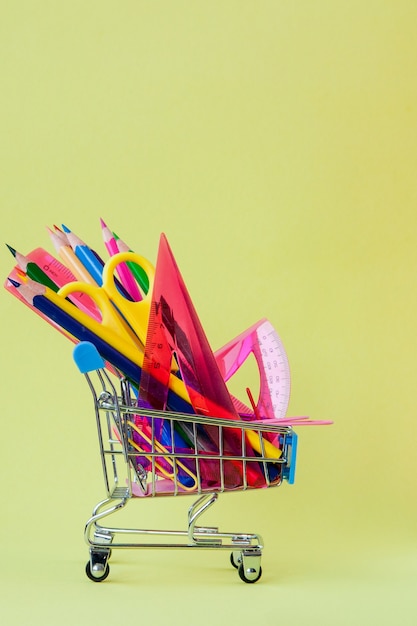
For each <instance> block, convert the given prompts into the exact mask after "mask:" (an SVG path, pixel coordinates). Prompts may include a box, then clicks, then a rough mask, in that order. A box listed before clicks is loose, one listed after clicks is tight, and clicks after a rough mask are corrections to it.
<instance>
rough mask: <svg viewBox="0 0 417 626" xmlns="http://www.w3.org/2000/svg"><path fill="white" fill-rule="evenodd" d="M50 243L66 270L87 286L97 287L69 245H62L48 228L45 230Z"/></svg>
mask: <svg viewBox="0 0 417 626" xmlns="http://www.w3.org/2000/svg"><path fill="white" fill-rule="evenodd" d="M47 231H48V233H49V236H50V238H51V241H52V243H53V245H54V247H55V249H56V251H57V252H58V254H59V256H60V257H61V259H62V261H63V262H64V263H65V264H66V265H67V267H68V269H70V270H71V272H72V273H73V274H74V276H76V278H78V280H81V281H83V282H85V283H88V284H89V285H97V282H96V281H95V280H94V278H93V277H92V276H91V274H90V273H89V272H88V271H87V269H86V268H85V267H84V265H83V264H82V263H81V261H80V260H79V259H78V258H77V256H76V254H75V252H74V250H73V249H72V248H71V246H70V245H68V244H64V243H63V241H62V238H61V237H60V236H59V235H58V234H57V233H56V232H54V231H52V230H51V229H50V228H47Z"/></svg>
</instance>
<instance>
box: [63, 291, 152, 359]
mask: <svg viewBox="0 0 417 626" xmlns="http://www.w3.org/2000/svg"><path fill="white" fill-rule="evenodd" d="M73 293H78V294H85V295H87V296H88V297H89V298H90V299H91V300H92V302H93V303H94V304H95V306H96V309H97V311H98V312H99V314H100V317H101V321H97V320H96V319H95V320H94V321H95V322H96V328H97V332H98V334H99V335H102V334H103V331H104V332H107V331H110V332H111V333H112V336H113V338H114V341H116V343H118V339H121V340H124V341H126V342H127V343H128V344H130V345H131V347H133V348H135V349H138V348H140V349H143V346H142V343H141V342H139V341H138V338H137V337H136V335H135V333H134V332H133V331H132V329H131V328H130V327H129V325H128V324H127V323H126V321H125V320H124V319H123V317H122V316H121V315H119V313H118V312H117V310H116V308H115V307H114V306H113V304H112V302H111V300H110V299H109V297H108V295H107V293H106V291H105V290H104V289H103V287H98V286H96V285H89V284H88V283H84V282H81V281H73V282H71V283H67V284H66V285H64V286H63V287H61V289H60V290H59V291H58V295H59V296H61V297H62V298H67V297H68V296H69V295H71V294H73ZM92 322H93V320H92ZM104 329H106V330H104ZM115 347H116V346H115Z"/></svg>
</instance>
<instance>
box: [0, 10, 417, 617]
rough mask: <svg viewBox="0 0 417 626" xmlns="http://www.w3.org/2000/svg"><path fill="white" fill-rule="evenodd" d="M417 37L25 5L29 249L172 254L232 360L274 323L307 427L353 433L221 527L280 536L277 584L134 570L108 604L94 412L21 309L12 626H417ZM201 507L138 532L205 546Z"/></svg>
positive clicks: (16, 27)
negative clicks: (190, 516)
mask: <svg viewBox="0 0 417 626" xmlns="http://www.w3.org/2000/svg"><path fill="white" fill-rule="evenodd" d="M416 20H417V4H416V3H415V2H414V0H391V1H390V0H368V1H366V2H363V1H358V0H353V1H351V2H343V1H341V0H333V1H330V2H326V1H325V0H318V1H316V2H309V1H306V0H294V1H291V2H290V1H288V0H279V1H275V0H269V1H268V0H258V1H256V2H255V1H249V0H221V1H211V2H203V1H201V0H194V1H191V0H190V1H186V0H176V1H174V0H173V1H169V0H159V1H155V2H150V1H146V2H145V1H143V0H137V1H132V0H126V1H123V2H110V1H108V0H100V1H98V0H97V1H83V2H81V1H79V0H71V1H66V0H64V1H58V2H52V1H47V0H39V1H37V2H35V1H32V0H27V1H22V0H16V1H15V2H3V3H2V5H1V7H0V58H1V63H0V85H1V97H0V125H1V141H0V177H1V181H0V207H1V209H0V223H1V231H2V236H3V239H4V241H5V242H7V243H8V244H10V245H12V246H14V247H15V248H17V249H18V250H19V251H21V252H23V253H26V252H28V251H29V250H31V249H32V248H35V247H37V246H43V247H45V248H47V249H49V250H50V251H52V248H51V246H50V242H49V239H48V236H47V233H46V230H45V226H52V225H53V224H60V223H61V222H64V223H65V224H67V225H68V226H69V227H70V228H71V229H73V230H74V231H75V232H76V233H77V234H78V235H79V236H80V237H82V238H83V239H85V240H86V241H87V242H88V243H89V244H90V245H92V246H93V247H96V249H98V250H100V251H101V252H102V253H103V254H104V248H103V244H102V242H101V234H100V228H99V217H100V216H101V217H103V218H104V219H105V220H106V221H107V222H108V223H109V225H111V227H112V228H113V229H114V230H116V231H117V232H118V233H119V234H120V235H121V236H123V237H124V238H125V239H126V240H127V241H128V243H129V244H130V245H131V246H132V247H134V248H135V249H136V250H137V251H138V252H141V253H142V254H143V255H144V256H146V257H148V258H149V259H150V260H152V261H155V258H156V252H157V246H158V238H159V234H160V233H161V232H165V233H166V235H167V237H168V240H169V242H170V244H171V247H172V249H173V251H174V254H175V256H176V259H177V262H178V264H179V266H180V269H181V272H182V274H183V276H184V279H185V281H186V283H187V286H188V289H189V291H190V294H191V296H192V298H193V300H194V303H195V305H196V308H197V310H198V312H199V315H200V318H201V321H202V323H203V326H204V328H205V330H206V333H207V335H208V338H209V340H210V343H211V344H212V346H213V348H218V347H220V346H221V345H223V344H224V343H226V342H227V341H228V340H229V339H231V338H232V337H233V336H235V335H236V334H238V333H239V332H241V331H242V330H244V329H245V328H246V327H248V326H249V325H251V324H252V323H254V322H255V321H257V320H258V319H259V318H261V317H264V316H265V317H268V318H269V319H270V320H271V322H272V323H273V325H274V326H275V327H276V329H277V330H278V332H279V333H280V335H281V338H282V340H283V342H284V345H285V346H286V349H287V352H288V357H289V361H290V365H291V370H292V395H291V402H290V408H289V413H290V414H292V415H298V414H308V415H310V416H311V417H312V418H315V419H332V420H334V422H335V423H334V425H333V426H331V427H323V428H319V427H318V428H307V427H306V428H299V429H298V434H299V463H298V472H297V477H296V484H295V485H294V487H289V486H287V485H284V486H282V487H280V488H279V489H271V490H269V491H256V492H251V493H238V494H230V495H224V496H223V497H221V498H220V501H219V503H218V504H217V505H216V507H215V508H214V509H213V510H212V511H211V512H210V513H209V514H208V520H207V521H208V523H211V524H214V525H219V526H220V528H221V529H222V530H225V531H228V530H230V531H233V532H234V531H239V532H240V531H243V532H246V531H249V532H252V531H255V532H259V533H261V534H262V535H263V537H264V540H265V551H264V556H263V572H264V573H263V577H262V579H261V581H260V582H259V583H257V584H256V585H251V586H248V585H245V584H244V583H242V582H241V581H240V580H239V578H238V577H237V575H236V573H235V572H234V571H233V570H232V568H231V567H230V564H229V563H228V555H227V554H225V553H224V552H217V553H216V552H214V551H211V552H208V553H201V552H191V553H182V552H181V553H180V552H177V551H170V552H165V551H142V552H137V551H136V552H133V551H130V552H125V553H120V552H119V553H117V554H115V555H114V557H113V559H112V562H113V564H112V571H111V575H110V578H109V579H108V580H107V581H106V582H105V583H102V584H100V585H97V584H93V583H91V582H90V581H88V580H87V578H86V577H85V575H84V572H83V569H84V564H85V561H86V560H87V548H86V546H85V544H84V542H83V526H84V522H85V521H86V519H87V517H88V515H89V514H90V510H91V508H92V506H93V505H94V504H95V502H96V501H97V500H99V499H100V498H101V497H102V495H103V494H104V490H103V486H102V479H101V473H100V462H99V456H98V447H97V441H96V436H95V431H94V423H93V412H92V405H91V400H90V396H89V392H88V390H87V389H86V385H85V382H84V380H83V378H82V377H81V376H80V375H79V374H78V373H77V371H76V369H75V366H74V365H73V363H72V358H71V344H70V343H69V342H68V341H67V340H66V339H64V338H63V337H62V336H61V335H59V334H58V333H57V332H55V331H54V330H53V329H52V328H51V327H49V326H48V325H47V324H45V323H44V322H43V321H42V320H40V319H39V318H38V317H36V316H35V315H34V314H32V313H31V312H30V311H29V310H28V309H27V308H26V307H24V306H23V305H21V304H20V303H19V302H18V301H17V300H15V299H14V298H13V297H11V296H10V295H9V294H8V293H7V292H6V291H4V290H3V291H2V293H1V381H2V394H1V403H2V445H1V476H2V493H3V497H2V508H1V515H0V523H1V536H2V550H1V566H0V571H1V578H2V580H1V589H2V593H1V596H2V599H1V604H0V614H1V616H2V623H4V624H8V625H11V626H12V625H15V624H16V625H21V624H29V623H30V624H35V623H36V624H38V623H39V624H54V625H55V624H68V625H70V624H71V625H72V624H74V623H79V624H87V623H93V622H94V623H101V624H113V623H116V622H117V621H121V620H123V621H127V622H128V623H133V622H136V623H138V622H139V621H140V622H141V623H158V624H159V623H163V622H166V623H171V624H175V625H176V624H181V625H184V626H188V625H191V624H196V623H201V624H213V623H218V624H227V623H231V624H234V623H239V624H252V623H259V622H264V621H265V622H266V620H268V623H271V624H278V623H291V624H294V625H296V626H299V625H300V626H303V625H304V624H314V625H315V624H317V625H320V626H325V625H332V626H333V625H334V624H338V625H349V626H352V625H362V624H378V625H379V626H381V625H384V624H392V623H400V622H401V623H402V624H410V625H414V624H415V623H416V619H417V603H416V594H415V586H416V583H417V523H416V522H417V520H416V513H417V507H416V504H415V485H416V474H417V462H416V456H415V446H416V411H415V397H416V382H415V380H416V360H415V355H416V325H415V319H416V312H417V310H416V309H417V307H416V269H417V252H416V225H417V217H416V215H417V182H416V181H417V178H416V164H417V161H416V157H417V147H416V146H417V143H416V142H417V99H416V98H417V82H416V75H417V43H416ZM0 256H1V268H2V274H3V277H4V279H5V278H6V276H7V274H8V271H9V269H10V268H11V267H12V265H13V261H12V258H11V256H10V254H9V252H8V251H7V249H6V247H4V249H3V251H2V252H1V255H0ZM248 378H249V379H248V381H247V382H248V384H249V386H253V387H256V384H257V381H256V380H255V378H256V377H255V376H254V375H253V374H252V373H250V374H249V373H248ZM189 504H190V502H189V499H188V498H176V499H173V498H172V499H164V500H162V499H160V500H159V501H157V500H153V501H146V502H142V501H141V502H132V503H131V505H132V509H133V508H134V509H135V510H134V511H132V515H133V517H134V518H135V519H136V520H137V524H138V525H139V526H141V525H145V526H146V525H147V526H149V527H150V528H154V527H159V526H160V525H163V524H167V525H168V527H170V526H172V527H173V528H176V527H181V528H182V527H183V526H184V524H185V520H186V509H187V507H188V505H189ZM135 505H136V507H135Z"/></svg>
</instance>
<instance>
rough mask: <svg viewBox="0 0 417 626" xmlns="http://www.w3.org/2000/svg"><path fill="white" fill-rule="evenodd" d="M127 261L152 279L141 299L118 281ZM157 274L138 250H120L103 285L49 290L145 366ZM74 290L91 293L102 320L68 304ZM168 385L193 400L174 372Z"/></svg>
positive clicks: (78, 284)
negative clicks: (128, 294)
mask: <svg viewBox="0 0 417 626" xmlns="http://www.w3.org/2000/svg"><path fill="white" fill-rule="evenodd" d="M126 262H132V263H135V264H136V265H138V266H139V267H141V268H142V270H144V271H145V272H146V274H147V277H148V280H149V289H148V293H147V294H145V295H144V296H143V299H142V300H140V301H138V302H132V301H131V300H128V299H127V298H125V297H124V296H123V295H122V294H121V293H120V292H119V290H118V288H117V286H116V283H115V270H116V268H117V266H118V265H119V264H120V263H126ZM154 277H155V268H154V266H153V265H152V263H151V262H150V261H148V260H147V259H145V257H142V256H141V255H139V254H137V253H136V252H119V253H118V254H115V255H114V256H112V257H111V258H110V259H109V260H108V261H107V262H106V263H105V265H104V268H103V284H102V286H101V287H99V286H98V285H90V284H88V283H84V282H81V281H74V282H71V283H67V284H66V285H64V287H62V288H61V289H60V290H59V291H58V293H57V294H55V293H50V294H49V298H50V299H51V300H53V301H54V302H55V303H56V304H57V305H58V306H59V307H60V308H61V309H63V310H64V311H65V312H66V313H69V314H70V315H71V316H72V317H73V318H75V319H76V320H77V321H78V322H79V323H80V324H82V325H83V326H85V327H86V328H88V330H90V331H92V332H93V333H95V334H96V335H98V336H99V337H100V338H101V339H102V340H103V341H105V342H106V343H108V344H110V345H111V346H112V347H113V348H115V349H116V350H117V351H118V352H120V353H121V354H122V355H124V356H125V357H127V358H128V359H129V360H130V361H132V362H133V363H135V364H136V365H138V366H139V367H140V368H143V360H144V352H145V344H146V334H147V329H148V321H149V315H150V310H151V301H152V291H153V283H154ZM72 293H83V294H86V295H87V296H89V297H90V298H91V299H92V300H93V302H94V303H95V305H96V307H97V308H98V310H99V311H100V314H101V322H100V321H97V320H96V319H93V318H92V317H90V316H89V315H87V314H86V313H84V312H83V311H81V310H80V309H78V308H77V307H76V306H74V305H72V304H71V303H69V302H68V301H67V300H66V298H67V297H68V296H69V295H71V294H72ZM174 369H175V368H174ZM169 386H170V388H171V389H172V390H173V391H174V392H175V393H176V394H177V395H179V396H180V397H181V398H182V399H184V400H186V401H187V402H188V403H189V402H190V400H189V395H188V392H187V390H186V387H185V385H184V383H183V382H182V380H180V379H179V378H178V377H177V376H174V375H171V377H170V382H169Z"/></svg>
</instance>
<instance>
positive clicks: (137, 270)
mask: <svg viewBox="0 0 417 626" xmlns="http://www.w3.org/2000/svg"><path fill="white" fill-rule="evenodd" d="M113 236H114V239H115V241H116V244H117V249H118V251H119V252H133V250H132V249H131V248H129V246H128V245H127V244H126V243H125V242H124V241H123V240H122V239H120V237H118V236H117V235H116V233H113ZM126 265H127V266H128V268H129V269H130V271H131V272H132V274H133V276H134V277H135V278H136V280H137V282H138V284H139V285H140V287H141V289H143V291H144V293H148V291H149V278H148V275H147V273H146V272H145V270H144V269H143V268H142V267H140V265H137V264H136V263H133V262H132V261H127V262H126Z"/></svg>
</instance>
